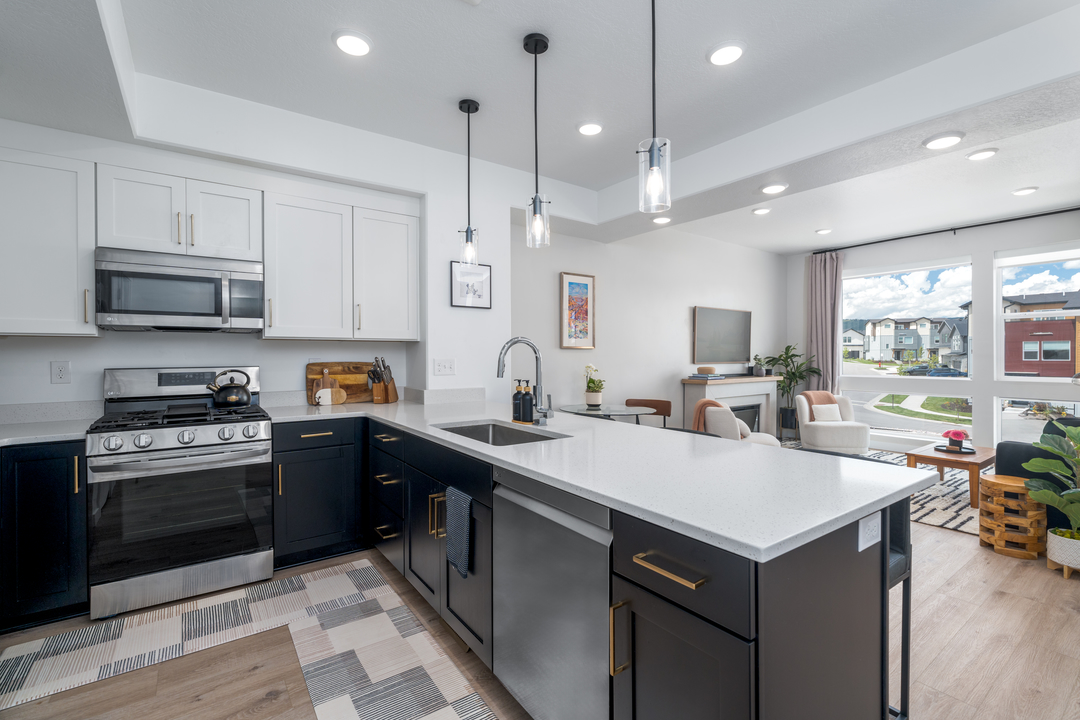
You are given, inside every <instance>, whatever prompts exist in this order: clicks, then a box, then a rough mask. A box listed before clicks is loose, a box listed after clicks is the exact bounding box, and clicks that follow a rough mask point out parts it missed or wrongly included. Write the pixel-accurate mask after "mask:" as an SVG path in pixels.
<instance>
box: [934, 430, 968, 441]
mask: <svg viewBox="0 0 1080 720" xmlns="http://www.w3.org/2000/svg"><path fill="white" fill-rule="evenodd" d="M941 437H943V438H948V439H949V440H959V441H960V442H964V441H965V440H970V439H971V436H970V435H968V434H967V430H946V431H945V432H943V433H941Z"/></svg>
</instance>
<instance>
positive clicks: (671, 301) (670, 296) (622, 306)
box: [490, 226, 787, 426]
mask: <svg viewBox="0 0 1080 720" xmlns="http://www.w3.org/2000/svg"><path fill="white" fill-rule="evenodd" d="M524 235H525V229H524V228H523V227H519V226H513V227H512V232H511V239H512V241H513V246H512V248H511V264H512V273H511V277H510V282H509V283H507V282H506V281H505V280H502V279H501V278H498V277H496V278H495V281H496V287H495V294H494V301H495V303H496V304H498V303H501V302H505V299H504V298H505V297H506V295H505V294H504V293H505V292H506V290H505V289H504V288H506V287H507V285H508V284H509V285H510V288H509V293H510V296H511V297H510V300H511V302H512V303H513V312H512V319H511V331H512V334H513V335H524V336H526V337H528V338H530V339H531V340H533V341H534V342H535V343H536V344H537V345H538V346H539V347H540V349H541V351H542V352H543V355H544V386H545V387H544V390H545V392H546V393H550V394H551V395H552V398H553V400H554V404H555V406H556V407H559V406H560V405H569V404H578V403H582V402H584V396H583V393H584V392H585V378H584V367H585V365H586V363H592V364H593V365H596V366H597V367H598V368H599V369H600V373H599V377H601V378H603V380H604V381H605V383H606V385H605V388H604V400H605V402H622V401H624V400H626V399H627V398H631V397H637V398H651V399H660V400H671V401H672V403H673V407H672V419H671V420H670V421H669V424H674V425H675V426H680V425H681V424H682V385H681V384H680V380H681V379H682V378H684V377H685V376H686V375H688V374H689V373H692V372H694V370H695V368H696V365H695V364H694V362H693V355H692V349H691V344H692V338H693V306H695V305H703V306H707V307H723V308H732V309H738V310H750V311H752V312H753V316H752V320H751V334H752V337H751V347H752V348H753V352H754V353H756V354H761V355H769V354H775V353H776V352H777V351H778V350H780V349H782V348H783V346H784V344H785V341H786V339H787V338H786V337H785V334H786V331H787V321H786V314H787V293H786V291H785V283H784V280H785V276H786V272H787V265H786V262H785V259H784V258H783V257H781V256H779V255H774V254H772V253H767V252H762V251H760V250H754V249H752V248H748V247H745V246H742V245H732V244H729V243H725V242H722V241H718V240H713V239H709V238H703V237H700V236H696V235H690V234H688V233H684V232H681V231H679V230H678V229H675V228H673V229H669V230H658V231H656V232H653V233H650V234H648V235H643V236H640V237H636V238H632V239H629V240H622V241H619V242H616V243H610V244H605V243H597V242H593V241H590V240H583V239H581V238H574V237H567V236H562V235H552V238H551V247H550V248H547V249H544V250H530V249H529V248H527V247H525V240H524ZM560 272H574V273H582V274H585V275H595V276H596V296H595V298H596V313H597V314H596V349H595V350H564V349H560V348H559V335H558V328H559V273H560ZM496 359H497V355H496V354H492V355H491V357H490V368H491V372H494V369H495V360H496ZM511 361H512V364H511V366H510V367H508V368H507V375H508V376H510V377H512V378H517V377H528V378H529V379H531V380H534V381H535V379H536V378H535V369H534V361H533V354H532V351H531V350H529V349H528V348H527V347H524V346H518V347H515V348H514V349H513V350H512V351H511ZM718 370H719V371H720V372H737V373H742V372H745V370H746V368H745V366H737V365H733V366H726V365H725V366H718ZM496 399H497V398H496Z"/></svg>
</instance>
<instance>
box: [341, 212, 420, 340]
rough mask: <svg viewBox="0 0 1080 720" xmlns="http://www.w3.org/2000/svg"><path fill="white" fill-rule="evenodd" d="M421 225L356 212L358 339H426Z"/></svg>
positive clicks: (406, 217) (400, 217)
mask: <svg viewBox="0 0 1080 720" xmlns="http://www.w3.org/2000/svg"><path fill="white" fill-rule="evenodd" d="M419 252H420V239H419V222H418V220H417V218H415V217H411V216H409V215H397V214H395V213H388V212H380V211H378V210H367V209H364V208H353V273H352V276H353V302H354V304H355V305H356V307H355V309H354V310H355V313H356V318H355V319H356V324H355V325H354V326H353V337H354V338H356V339H357V340H419V339H420V307H419V305H420V302H419V301H420V288H419V282H420V272H419V268H420V261H419Z"/></svg>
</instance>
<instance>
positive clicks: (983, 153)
mask: <svg viewBox="0 0 1080 720" xmlns="http://www.w3.org/2000/svg"><path fill="white" fill-rule="evenodd" d="M997 153H998V149H997V148H986V149H985V150H976V151H975V152H973V153H968V154H967V159H968V160H985V159H987V158H992V157H994V156H995V155H997Z"/></svg>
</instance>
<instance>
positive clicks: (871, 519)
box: [859, 510, 881, 552]
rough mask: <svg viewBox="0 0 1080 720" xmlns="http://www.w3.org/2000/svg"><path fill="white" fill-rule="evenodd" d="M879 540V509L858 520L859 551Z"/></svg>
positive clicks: (875, 543)
mask: <svg viewBox="0 0 1080 720" xmlns="http://www.w3.org/2000/svg"><path fill="white" fill-rule="evenodd" d="M880 541H881V511H880V510H879V511H878V512H876V513H874V514H873V515H867V516H866V517H864V518H863V519H862V520H860V521H859V552H862V551H863V550H865V549H866V548H868V547H873V546H874V545H877V544H878V543H879V542H880Z"/></svg>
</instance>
